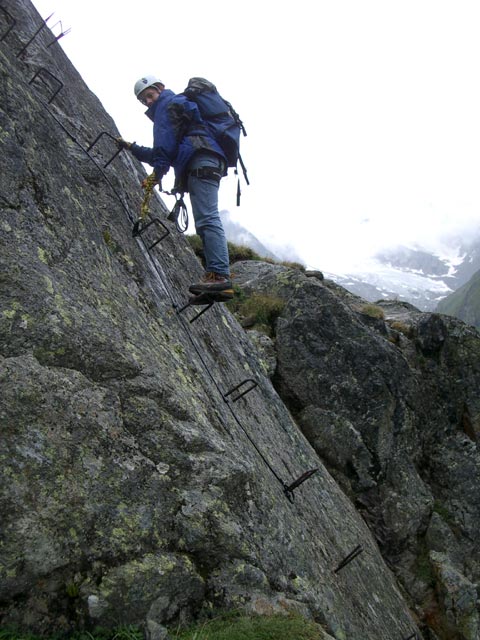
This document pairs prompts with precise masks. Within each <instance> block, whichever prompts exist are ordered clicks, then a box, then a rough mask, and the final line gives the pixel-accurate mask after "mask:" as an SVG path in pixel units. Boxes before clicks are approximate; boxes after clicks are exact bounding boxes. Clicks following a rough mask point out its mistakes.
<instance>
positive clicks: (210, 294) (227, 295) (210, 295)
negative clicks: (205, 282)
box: [188, 289, 235, 305]
mask: <svg viewBox="0 0 480 640" xmlns="http://www.w3.org/2000/svg"><path fill="white" fill-rule="evenodd" d="M234 295H235V293H234V291H233V289H224V290H223V291H202V293H199V294H197V295H195V296H192V297H191V298H190V299H189V301H188V303H189V304H191V305H194V304H210V303H211V302H228V301H229V300H232V299H233V296H234Z"/></svg>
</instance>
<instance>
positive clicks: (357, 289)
mask: <svg viewBox="0 0 480 640" xmlns="http://www.w3.org/2000/svg"><path fill="white" fill-rule="evenodd" d="M220 216H221V218H222V223H223V226H224V229H225V233H226V236H227V239H228V240H229V241H230V242H233V243H235V244H239V245H244V246H247V247H250V248H251V249H253V251H255V252H256V253H257V254H258V255H260V256H262V257H264V258H272V259H274V260H277V261H278V260H290V261H297V262H300V263H302V262H303V260H302V258H301V257H300V256H299V255H298V253H296V252H295V251H294V250H293V249H292V248H291V247H281V248H279V247H270V248H269V247H268V246H266V245H267V244H268V243H265V244H263V243H262V242H261V241H260V240H259V239H258V238H257V237H256V236H255V235H254V234H253V233H251V232H250V231H248V230H247V229H246V228H245V227H243V226H242V225H241V224H239V223H238V222H234V221H233V220H232V218H231V216H230V213H229V212H228V211H226V210H223V211H221V212H220ZM309 266H310V267H312V268H315V269H319V270H321V271H324V270H323V269H322V265H321V264H316V265H309ZM478 271H480V233H476V234H472V237H471V238H469V239H468V240H465V238H462V237H459V236H452V237H451V238H447V239H444V241H443V245H442V249H441V250H438V251H436V252H434V251H429V250H427V249H425V248H423V247H406V246H398V247H395V248H390V249H385V250H383V251H380V252H378V253H377V254H376V255H375V256H374V257H373V258H371V259H370V260H368V261H367V262H366V263H365V265H364V266H363V267H362V268H359V269H357V270H356V271H355V272H346V273H328V272H326V271H324V274H325V276H326V277H327V278H329V279H330V280H333V281H334V282H336V283H337V284H339V285H341V286H342V287H344V288H345V289H347V290H348V291H351V292H352V293H354V294H356V295H358V296H361V297H362V298H365V299H366V300H369V301H371V302H376V301H378V300H386V299H389V300H392V299H393V300H400V301H404V302H409V303H410V304H413V305H414V306H415V307H417V309H419V310H420V311H435V310H436V309H437V305H439V303H441V301H442V300H450V296H452V294H453V293H454V292H455V291H457V290H459V289H460V288H461V287H463V285H466V284H467V283H468V282H469V281H470V279H471V278H472V276H474V274H476V273H477V272H478ZM479 286H480V284H479ZM472 287H473V283H472ZM471 295H472V294H469V298H468V300H470V299H471ZM457 300H458V299H457V298H455V297H454V298H453V301H454V302H452V304H453V305H454V306H455V309H456V308H457V305H458V304H460V303H458V302H457ZM469 304H470V303H469ZM462 308H463V307H462ZM445 313H449V312H448V311H445ZM462 313H463V314H464V315H465V316H467V315H468V317H470V315H469V314H470V313H473V312H471V311H468V313H467V311H466V310H465V309H464V310H463V312H462ZM450 315H456V316H457V317H459V318H460V319H464V318H463V317H462V316H461V315H457V313H454V312H452V313H451V314H450ZM472 324H474V323H472Z"/></svg>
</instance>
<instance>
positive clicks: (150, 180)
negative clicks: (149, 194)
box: [142, 171, 158, 190]
mask: <svg viewBox="0 0 480 640" xmlns="http://www.w3.org/2000/svg"><path fill="white" fill-rule="evenodd" d="M156 184H158V180H157V176H156V174H155V171H152V173H151V174H150V175H149V176H148V177H146V178H145V180H143V181H142V187H143V189H147V190H150V189H153V187H154V186H155V185H156Z"/></svg>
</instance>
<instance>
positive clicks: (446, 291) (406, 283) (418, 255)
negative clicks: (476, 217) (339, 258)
mask: <svg viewBox="0 0 480 640" xmlns="http://www.w3.org/2000/svg"><path fill="white" fill-rule="evenodd" d="M444 244H445V247H446V248H445V247H444V249H443V251H442V253H443V255H440V252H439V253H438V254H437V253H434V252H431V251H427V250H426V249H424V248H421V247H417V248H412V247H404V246H400V247H396V248H394V249H388V250H384V251H382V252H379V253H377V255H376V256H375V257H374V258H373V259H372V260H371V261H369V263H368V265H367V266H366V267H365V268H364V269H362V270H358V271H356V272H355V273H348V274H337V275H329V277H330V278H331V279H333V280H334V281H335V282H337V283H338V284H340V285H341V286H343V287H345V288H346V289H348V290H349V291H351V292H352V293H355V294H357V295H360V296H362V297H364V298H366V299H367V300H370V301H372V302H374V301H376V300H379V299H387V298H389V299H390V298H395V299H398V300H404V301H406V302H409V303H411V304H413V305H415V306H416V307H417V308H418V309H420V310H421V311H434V310H435V309H436V308H437V305H438V304H439V303H440V302H441V300H443V299H445V298H447V297H448V296H449V295H451V294H452V293H453V292H454V291H456V290H457V289H459V288H460V287H462V286H463V285H464V284H465V283H467V282H468V281H469V279H470V278H471V277H472V275H473V274H475V273H476V272H477V271H478V270H480V236H478V235H477V236H476V237H473V238H472V239H470V240H469V241H465V240H462V239H459V238H458V237H452V238H450V239H448V241H447V242H445V243H444Z"/></svg>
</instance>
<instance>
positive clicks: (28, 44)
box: [16, 13, 53, 58]
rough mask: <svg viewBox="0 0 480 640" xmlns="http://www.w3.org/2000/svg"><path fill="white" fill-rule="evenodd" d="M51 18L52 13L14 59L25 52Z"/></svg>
mask: <svg viewBox="0 0 480 640" xmlns="http://www.w3.org/2000/svg"><path fill="white" fill-rule="evenodd" d="M52 16H53V13H51V14H50V15H49V16H48V18H45V20H44V21H43V22H42V24H41V25H40V26H39V27H38V29H37V30H36V31H35V33H34V34H33V36H32V37H31V38H30V40H29V41H28V42H27V44H25V45H24V46H23V47H22V49H20V51H19V52H18V53H17V55H16V57H17V58H19V57H20V56H21V55H22V53H23V52H24V51H26V49H27V48H28V47H29V46H30V45H31V44H32V42H33V41H34V40H35V38H36V37H37V36H38V34H39V33H40V31H41V30H42V29H44V28H45V27H46V26H47V22H48V21H49V20H50V18H51V17H52Z"/></svg>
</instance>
